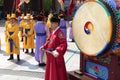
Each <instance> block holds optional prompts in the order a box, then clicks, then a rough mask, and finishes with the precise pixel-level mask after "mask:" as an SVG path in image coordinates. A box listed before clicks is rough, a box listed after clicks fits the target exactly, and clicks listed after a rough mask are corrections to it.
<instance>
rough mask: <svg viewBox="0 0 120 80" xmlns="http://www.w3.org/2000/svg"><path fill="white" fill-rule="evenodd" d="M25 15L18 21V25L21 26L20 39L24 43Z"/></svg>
mask: <svg viewBox="0 0 120 80" xmlns="http://www.w3.org/2000/svg"><path fill="white" fill-rule="evenodd" d="M24 22H25V20H24V14H22V15H21V16H20V17H19V20H18V24H19V37H20V38H21V41H23V37H22V35H23V27H24Z"/></svg>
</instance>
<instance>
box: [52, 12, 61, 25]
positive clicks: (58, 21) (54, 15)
mask: <svg viewBox="0 0 120 80" xmlns="http://www.w3.org/2000/svg"><path fill="white" fill-rule="evenodd" d="M50 22H56V23H60V19H59V18H58V15H57V14H53V17H51V19H50Z"/></svg>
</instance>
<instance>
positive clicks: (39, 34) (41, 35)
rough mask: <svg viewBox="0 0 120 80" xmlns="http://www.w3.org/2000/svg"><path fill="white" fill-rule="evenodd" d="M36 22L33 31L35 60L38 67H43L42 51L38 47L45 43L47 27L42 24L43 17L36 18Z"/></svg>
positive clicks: (47, 33)
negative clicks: (34, 35)
mask: <svg viewBox="0 0 120 80" xmlns="http://www.w3.org/2000/svg"><path fill="white" fill-rule="evenodd" d="M37 20H38V21H37V22H36V24H35V25H34V30H35V33H36V38H35V40H36V47H35V60H36V61H37V62H38V64H39V66H45V63H44V62H43V56H44V51H42V50H40V47H41V46H42V45H43V44H44V43H45V42H46V38H47V36H48V35H49V30H48V27H46V25H45V24H44V22H43V21H42V20H43V16H42V15H40V14H39V15H38V16H37Z"/></svg>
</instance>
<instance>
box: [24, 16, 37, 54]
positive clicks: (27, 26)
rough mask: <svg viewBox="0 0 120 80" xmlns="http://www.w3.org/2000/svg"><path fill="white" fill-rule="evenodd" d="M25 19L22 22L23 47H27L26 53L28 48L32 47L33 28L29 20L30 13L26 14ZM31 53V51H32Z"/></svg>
mask: <svg viewBox="0 0 120 80" xmlns="http://www.w3.org/2000/svg"><path fill="white" fill-rule="evenodd" d="M25 19H26V21H25V23H24V28H23V36H24V37H23V48H24V49H27V51H26V53H28V49H29V48H32V49H33V48H34V47H35V45H34V37H33V34H34V28H33V24H32V23H31V21H30V14H27V16H26V18H25ZM32 53H33V52H32Z"/></svg>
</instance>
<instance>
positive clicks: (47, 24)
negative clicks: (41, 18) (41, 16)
mask: <svg viewBox="0 0 120 80" xmlns="http://www.w3.org/2000/svg"><path fill="white" fill-rule="evenodd" d="M52 16H53V15H52V13H50V14H49V15H48V20H47V23H46V26H47V27H50V26H51V23H50V18H51V17H52Z"/></svg>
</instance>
